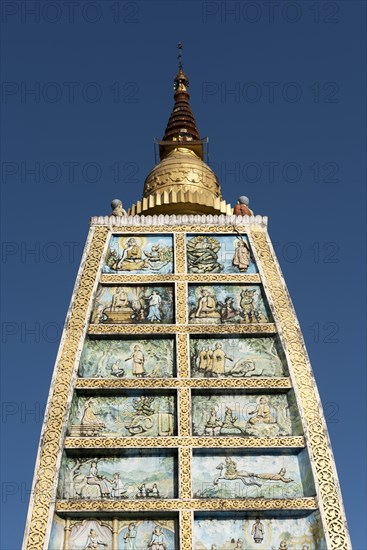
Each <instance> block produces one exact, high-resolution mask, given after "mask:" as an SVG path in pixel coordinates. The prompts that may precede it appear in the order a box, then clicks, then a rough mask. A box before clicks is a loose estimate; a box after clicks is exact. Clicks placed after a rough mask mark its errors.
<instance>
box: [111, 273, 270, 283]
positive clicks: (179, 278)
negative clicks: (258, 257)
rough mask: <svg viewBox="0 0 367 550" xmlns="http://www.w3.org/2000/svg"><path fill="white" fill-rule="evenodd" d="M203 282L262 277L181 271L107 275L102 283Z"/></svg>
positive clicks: (249, 281)
mask: <svg viewBox="0 0 367 550" xmlns="http://www.w3.org/2000/svg"><path fill="white" fill-rule="evenodd" d="M153 282H155V283H176V282H184V283H203V284H207V285H208V284H215V283H222V284H228V283H241V284H246V283H247V284H254V283H257V284H259V283H261V278H260V275H259V274H258V273H252V274H248V275H241V274H237V273H228V274H223V273H218V274H212V275H211V274H210V273H208V274H207V275H199V274H197V273H188V274H187V275H185V274H181V273H176V274H174V273H172V274H171V275H114V274H112V275H107V274H104V275H102V276H101V280H100V283H101V284H103V285H121V284H131V283H135V284H136V283H140V284H143V283H144V284H150V283H153Z"/></svg>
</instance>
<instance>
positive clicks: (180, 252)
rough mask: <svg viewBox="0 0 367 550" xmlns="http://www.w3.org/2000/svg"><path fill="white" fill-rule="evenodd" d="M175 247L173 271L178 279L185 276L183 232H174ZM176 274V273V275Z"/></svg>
mask: <svg viewBox="0 0 367 550" xmlns="http://www.w3.org/2000/svg"><path fill="white" fill-rule="evenodd" d="M174 239H175V248H174V259H175V272H176V274H177V273H179V274H180V275H178V277H179V280H181V278H185V276H186V275H185V272H186V243H185V233H175V237H174ZM176 276H177V275H176Z"/></svg>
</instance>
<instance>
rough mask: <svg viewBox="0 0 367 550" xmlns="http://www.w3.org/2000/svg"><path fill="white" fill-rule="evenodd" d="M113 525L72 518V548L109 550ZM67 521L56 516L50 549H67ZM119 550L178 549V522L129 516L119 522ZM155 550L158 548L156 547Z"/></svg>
mask: <svg viewBox="0 0 367 550" xmlns="http://www.w3.org/2000/svg"><path fill="white" fill-rule="evenodd" d="M112 534H113V523H112V520H110V519H81V518H75V519H74V518H73V519H71V530H70V545H69V546H68V548H70V549H71V548H72V549H73V550H86V549H87V550H92V549H93V550H106V549H107V550H110V549H111V548H112ZM64 538H65V520H64V519H62V518H60V517H58V516H55V517H54V521H53V525H52V531H51V538H50V544H49V550H61V549H62V548H64ZM117 543H118V545H117V548H118V550H139V549H141V548H154V544H158V545H159V544H161V545H163V546H162V548H164V550H176V549H177V548H178V545H177V520H174V519H166V518H161V517H156V518H155V517H154V516H153V517H150V518H146V517H139V515H138V516H137V517H135V516H133V517H126V518H123V519H121V518H119V519H118V522H117ZM155 548H156V549H157V548H159V546H156V547H155Z"/></svg>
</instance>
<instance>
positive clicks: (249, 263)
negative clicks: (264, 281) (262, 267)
mask: <svg viewBox="0 0 367 550" xmlns="http://www.w3.org/2000/svg"><path fill="white" fill-rule="evenodd" d="M186 259H187V270H188V272H189V273H202V274H207V273H208V274H210V273H257V268H256V264H255V261H254V258H253V255H252V252H251V248H250V245H249V242H248V238H247V237H246V236H245V235H239V234H238V235H188V236H187V237H186Z"/></svg>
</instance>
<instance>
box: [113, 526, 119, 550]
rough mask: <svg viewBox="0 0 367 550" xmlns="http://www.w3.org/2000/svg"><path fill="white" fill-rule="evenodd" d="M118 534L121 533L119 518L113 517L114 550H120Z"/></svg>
mask: <svg viewBox="0 0 367 550" xmlns="http://www.w3.org/2000/svg"><path fill="white" fill-rule="evenodd" d="M118 534H119V520H118V519H117V518H113V520H112V550H118V548H119V543H118Z"/></svg>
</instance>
